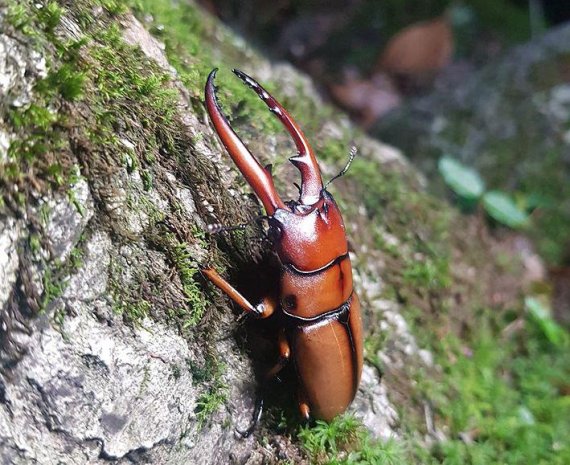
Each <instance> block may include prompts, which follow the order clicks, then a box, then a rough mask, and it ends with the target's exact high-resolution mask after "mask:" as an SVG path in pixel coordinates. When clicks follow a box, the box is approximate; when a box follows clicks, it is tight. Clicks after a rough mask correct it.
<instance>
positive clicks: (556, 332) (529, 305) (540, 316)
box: [524, 297, 568, 347]
mask: <svg viewBox="0 0 570 465" xmlns="http://www.w3.org/2000/svg"><path fill="white" fill-rule="evenodd" d="M524 303H525V307H526V309H527V311H528V313H529V315H530V316H531V318H532V320H533V321H534V322H535V323H536V325H537V326H538V328H539V329H540V330H541V331H542V333H543V334H544V336H545V337H546V339H548V340H549V341H550V343H552V344H554V345H555V346H558V347H561V346H563V345H564V344H566V343H567V342H568V333H567V332H566V331H565V330H564V328H562V326H560V325H559V324H558V323H556V321H554V320H553V319H552V317H551V316H550V308H548V307H547V306H546V305H544V304H543V303H542V302H541V301H540V300H539V299H537V298H535V297H526V298H525V299H524Z"/></svg>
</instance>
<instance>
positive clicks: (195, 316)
mask: <svg viewBox="0 0 570 465" xmlns="http://www.w3.org/2000/svg"><path fill="white" fill-rule="evenodd" d="M168 251H169V253H170V258H171V260H172V261H173V262H174V265H175V267H176V270H177V271H178V276H179V278H180V282H181V283H182V289H183V292H184V295H185V296H186V304H187V308H188V310H186V309H180V315H179V316H180V317H181V318H182V320H183V325H182V327H183V328H188V327H192V326H196V325H197V324H198V323H199V322H200V320H201V319H202V317H203V316H204V312H205V311H206V305H205V301H204V298H203V296H202V291H201V289H200V287H199V286H198V283H197V282H196V279H195V277H196V275H197V274H199V272H200V269H199V266H198V263H197V262H196V261H195V260H194V259H193V257H192V254H191V253H190V250H189V249H188V245H187V244H184V243H173V244H172V247H171V248H170V249H169V250H168Z"/></svg>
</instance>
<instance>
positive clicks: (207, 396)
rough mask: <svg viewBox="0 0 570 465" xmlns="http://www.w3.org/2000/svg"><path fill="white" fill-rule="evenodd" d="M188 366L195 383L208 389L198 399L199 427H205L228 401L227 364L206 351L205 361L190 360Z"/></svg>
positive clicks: (197, 416)
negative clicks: (225, 372)
mask: <svg viewBox="0 0 570 465" xmlns="http://www.w3.org/2000/svg"><path fill="white" fill-rule="evenodd" d="M188 368H189V369H190V373H191V374H192V380H193V382H194V383H196V384H197V385H200V386H205V387H206V390H205V391H204V392H203V393H202V394H200V396H199V397H198V399H197V400H196V409H195V413H196V419H197V422H198V427H199V428H203V427H204V426H206V425H207V424H208V422H209V421H210V420H211V416H212V414H214V413H215V412H216V411H217V410H218V409H219V408H220V407H221V406H222V405H223V404H225V403H226V401H227V394H228V386H227V385H226V384H225V383H224V381H223V379H222V375H223V373H224V371H225V365H224V364H223V363H221V362H220V361H219V360H218V358H216V357H215V356H213V355H212V354H211V353H206V356H205V358H204V361H203V363H196V362H194V361H192V360H188Z"/></svg>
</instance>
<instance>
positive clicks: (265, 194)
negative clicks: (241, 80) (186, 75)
mask: <svg viewBox="0 0 570 465" xmlns="http://www.w3.org/2000/svg"><path fill="white" fill-rule="evenodd" d="M216 71H217V69H214V70H212V72H211V73H210V75H209V76H208V80H207V82H206V109H207V110H208V114H209V115H210V119H211V120H212V123H213V124H214V128H215V129H216V132H217V133H218V135H219V136H220V139H221V141H222V143H223V144H224V147H225V148H226V150H227V151H228V153H229V154H230V156H231V157H232V159H233V161H234V162H235V164H236V165H237V167H238V169H239V170H240V171H241V173H242V174H243V177H244V178H245V179H246V181H247V182H248V183H249V185H250V186H251V188H252V189H253V191H254V192H255V193H256V195H257V196H258V197H259V200H261V203H263V206H264V207H265V210H266V211H267V214H268V215H273V213H274V212H275V210H276V209H277V208H287V207H286V206H285V204H284V203H283V201H282V200H281V198H280V197H279V195H278V194H277V191H276V190H275V185H274V184H273V178H272V177H271V172H270V171H269V170H267V169H266V168H264V167H263V166H261V165H260V164H259V162H258V161H257V160H256V159H255V157H254V156H253V155H252V154H251V152H250V151H249V150H248V149H247V147H246V146H245V144H244V143H243V142H242V140H241V139H240V138H239V137H238V135H237V134H236V133H235V131H234V130H233V129H232V127H231V126H230V123H229V122H228V120H227V118H226V117H225V115H224V114H223V113H222V110H221V108H220V105H219V104H218V100H217V98H216V89H215V87H214V78H215V77H216Z"/></svg>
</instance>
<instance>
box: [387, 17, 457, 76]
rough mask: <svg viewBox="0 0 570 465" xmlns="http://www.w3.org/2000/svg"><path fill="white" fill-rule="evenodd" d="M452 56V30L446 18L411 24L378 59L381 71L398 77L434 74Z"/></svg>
mask: <svg viewBox="0 0 570 465" xmlns="http://www.w3.org/2000/svg"><path fill="white" fill-rule="evenodd" d="M452 53H453V31H452V29H451V25H450V23H449V19H448V18H447V16H446V15H442V16H440V17H438V18H436V19H433V20H431V21H422V22H418V23H414V24H412V25H410V26H408V27H406V28H405V29H403V30H402V31H400V32H399V33H398V34H396V35H395V36H394V37H392V39H390V41H389V42H388V45H386V48H385V49H384V52H383V53H382V56H381V57H380V60H379V62H378V65H379V67H380V68H381V69H382V70H385V71H388V72H390V73H397V74H410V75H414V74H417V75H421V74H429V73H435V72H437V71H438V70H440V69H441V68H443V67H444V66H446V65H447V64H448V63H449V62H450V60H451V56H452Z"/></svg>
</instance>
